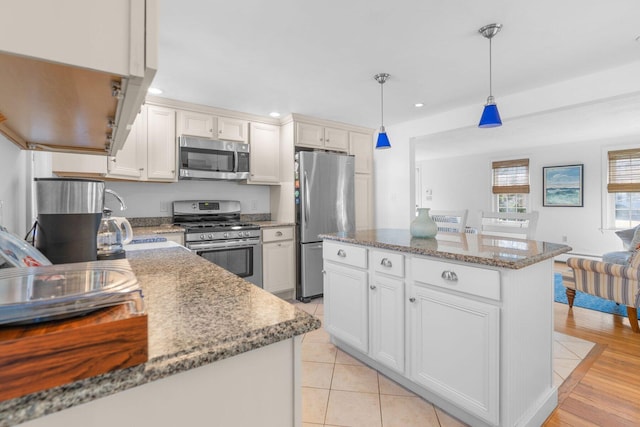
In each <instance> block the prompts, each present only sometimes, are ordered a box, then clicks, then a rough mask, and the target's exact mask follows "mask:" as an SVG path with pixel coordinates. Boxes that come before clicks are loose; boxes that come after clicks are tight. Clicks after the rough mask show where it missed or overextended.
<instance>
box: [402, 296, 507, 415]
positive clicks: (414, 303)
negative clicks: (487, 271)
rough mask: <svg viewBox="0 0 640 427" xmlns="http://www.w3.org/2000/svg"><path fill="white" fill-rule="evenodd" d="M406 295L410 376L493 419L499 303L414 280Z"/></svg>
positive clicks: (497, 366)
mask: <svg viewBox="0 0 640 427" xmlns="http://www.w3.org/2000/svg"><path fill="white" fill-rule="evenodd" d="M409 295H410V298H409V301H410V302H409V305H408V310H409V313H408V317H409V322H408V324H409V325H410V326H409V328H410V335H409V352H410V357H409V359H410V361H411V362H410V369H409V377H410V379H411V380H412V381H414V382H416V383H418V384H420V385H421V386H423V387H425V388H427V389H429V390H432V391H433V392H435V393H437V394H439V395H441V396H442V397H444V398H446V399H448V400H449V401H451V402H452V403H454V404H456V405H457V406H459V407H460V408H464V409H465V410H467V411H468V412H470V413H473V414H475V415H477V416H478V417H480V418H482V419H484V420H486V421H488V422H490V423H492V424H497V422H498V414H499V413H498V407H499V405H498V403H499V366H500V365H499V350H500V349H499V332H500V329H499V320H500V308H499V307H497V306H495V305H492V304H487V303H484V302H479V301H475V300H471V299H468V298H464V297H461V296H457V295H452V294H449V293H446V292H440V291H437V290H433V289H429V288H426V287H422V286H420V285H417V284H414V285H412V286H411V290H410V292H409Z"/></svg>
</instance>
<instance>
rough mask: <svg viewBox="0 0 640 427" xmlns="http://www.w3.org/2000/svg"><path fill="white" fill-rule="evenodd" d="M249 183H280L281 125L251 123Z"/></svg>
mask: <svg viewBox="0 0 640 427" xmlns="http://www.w3.org/2000/svg"><path fill="white" fill-rule="evenodd" d="M249 127H250V133H251V135H250V152H249V156H250V157H249V169H250V174H249V179H248V180H247V183H248V184H279V183H280V126H274V125H269V124H265V123H250V125H249Z"/></svg>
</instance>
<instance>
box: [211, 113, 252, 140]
mask: <svg viewBox="0 0 640 427" xmlns="http://www.w3.org/2000/svg"><path fill="white" fill-rule="evenodd" d="M248 134H249V122H247V121H246V120H238V119H230V118H228V117H218V135H217V137H216V138H217V139H223V140H225V141H238V142H245V143H246V142H248V140H249V138H248Z"/></svg>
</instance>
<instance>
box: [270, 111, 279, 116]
mask: <svg viewBox="0 0 640 427" xmlns="http://www.w3.org/2000/svg"><path fill="white" fill-rule="evenodd" d="M269 115H270V116H271V117H280V113H278V112H277V111H272V112H270V113H269Z"/></svg>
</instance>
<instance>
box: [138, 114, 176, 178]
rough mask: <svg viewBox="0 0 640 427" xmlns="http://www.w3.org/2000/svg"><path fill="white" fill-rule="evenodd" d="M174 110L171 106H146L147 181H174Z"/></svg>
mask: <svg viewBox="0 0 640 427" xmlns="http://www.w3.org/2000/svg"><path fill="white" fill-rule="evenodd" d="M175 115H176V112H175V110H173V109H171V108H166V107H159V106H155V105H149V106H147V170H146V179H147V180H148V181H175V180H176V179H177V176H178V175H177V173H176V166H177V160H176V151H177V144H176V117H175Z"/></svg>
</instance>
